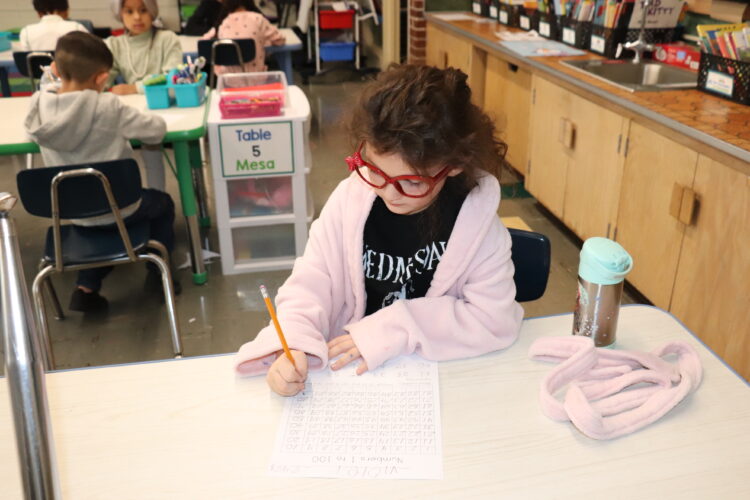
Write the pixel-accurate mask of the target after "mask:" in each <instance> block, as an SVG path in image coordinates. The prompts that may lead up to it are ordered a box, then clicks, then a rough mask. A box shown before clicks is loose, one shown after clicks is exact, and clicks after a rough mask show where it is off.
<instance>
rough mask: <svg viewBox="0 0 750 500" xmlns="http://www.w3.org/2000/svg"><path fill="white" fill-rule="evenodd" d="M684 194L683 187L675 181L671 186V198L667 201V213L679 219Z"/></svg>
mask: <svg viewBox="0 0 750 500" xmlns="http://www.w3.org/2000/svg"><path fill="white" fill-rule="evenodd" d="M684 194H685V188H684V187H683V186H680V185H679V184H677V183H676V182H675V183H674V186H672V199H671V200H670V201H669V215H671V216H672V217H674V218H675V219H677V220H680V210H681V209H682V197H683V196H684Z"/></svg>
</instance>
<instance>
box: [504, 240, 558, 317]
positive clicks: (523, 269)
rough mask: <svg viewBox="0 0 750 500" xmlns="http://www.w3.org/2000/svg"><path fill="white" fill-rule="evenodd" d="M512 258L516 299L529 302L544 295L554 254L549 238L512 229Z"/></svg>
mask: <svg viewBox="0 0 750 500" xmlns="http://www.w3.org/2000/svg"><path fill="white" fill-rule="evenodd" d="M508 231H509V232H510V238H511V241H512V245H513V246H512V248H511V259H512V260H513V265H514V266H515V268H516V273H515V274H514V275H513V281H514V282H515V284H516V300H517V301H518V302H528V301H530V300H536V299H538V298H540V297H541V296H542V295H544V291H545V290H546V289H547V279H548V278H549V268H550V257H551V254H552V251H551V247H550V243H549V238H547V237H546V236H544V235H543V234H540V233H535V232H532V231H524V230H522V229H511V228H508Z"/></svg>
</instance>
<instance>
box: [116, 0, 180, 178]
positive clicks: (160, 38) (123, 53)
mask: <svg viewBox="0 0 750 500" xmlns="http://www.w3.org/2000/svg"><path fill="white" fill-rule="evenodd" d="M111 1H112V12H113V13H114V15H115V18H117V20H118V21H122V23H123V24H124V25H125V34H124V35H122V36H113V37H109V38H107V40H106V42H107V46H108V47H109V50H111V51H112V56H113V57H114V64H113V65H112V70H111V71H110V79H109V84H110V85H111V84H112V83H113V82H114V80H115V78H116V77H117V76H121V77H122V78H123V79H124V80H125V83H122V84H119V85H114V86H113V87H112V92H113V93H115V94H118V95H125V94H135V93H139V94H143V92H144V90H143V79H144V78H145V77H147V76H148V75H151V74H155V73H166V72H167V71H169V70H171V69H173V68H175V67H177V66H179V65H180V64H182V48H181V47H180V40H179V38H178V37H177V35H176V34H175V33H174V32H172V31H168V30H162V29H158V28H156V27H155V26H154V19H156V18H157V17H158V15H159V6H158V4H157V3H156V0H111ZM141 154H142V155H143V161H144V163H145V169H146V182H147V183H148V187H150V188H153V189H158V190H160V191H165V190H166V180H165V178H164V175H165V171H164V161H163V160H162V152H161V147H156V148H148V147H144V148H143V149H142V150H141Z"/></svg>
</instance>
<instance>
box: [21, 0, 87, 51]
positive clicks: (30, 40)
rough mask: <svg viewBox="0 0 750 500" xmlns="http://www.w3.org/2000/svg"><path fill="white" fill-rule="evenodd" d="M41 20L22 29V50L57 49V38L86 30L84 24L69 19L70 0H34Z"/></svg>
mask: <svg viewBox="0 0 750 500" xmlns="http://www.w3.org/2000/svg"><path fill="white" fill-rule="evenodd" d="M33 5H34V10H36V13H37V14H38V15H39V18H40V20H39V22H38V23H35V24H29V25H28V26H26V27H25V28H23V29H22V30H21V34H20V35H19V42H20V44H21V50H23V51H31V50H55V44H56V43H57V39H58V38H60V37H61V36H63V35H65V34H66V33H70V32H71V31H86V28H84V27H83V25H82V24H80V23H77V22H75V21H68V20H67V19H68V0H34V1H33Z"/></svg>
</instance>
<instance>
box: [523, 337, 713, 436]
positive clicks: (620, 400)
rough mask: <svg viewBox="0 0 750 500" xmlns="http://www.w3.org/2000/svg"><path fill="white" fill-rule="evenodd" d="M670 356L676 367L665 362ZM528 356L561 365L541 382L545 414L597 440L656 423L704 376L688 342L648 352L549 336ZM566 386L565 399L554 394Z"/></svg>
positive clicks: (535, 343)
mask: <svg viewBox="0 0 750 500" xmlns="http://www.w3.org/2000/svg"><path fill="white" fill-rule="evenodd" d="M670 354H673V355H676V356H677V362H676V363H670V362H668V361H666V360H665V359H663V358H664V357H665V356H668V355H670ZM529 357H530V358H532V359H536V360H540V361H551V362H555V363H560V364H559V365H558V366H556V367H555V368H553V369H552V371H551V372H550V373H549V374H547V376H546V377H544V380H543V381H542V387H541V391H540V394H539V396H540V402H541V405H542V412H543V413H544V414H545V415H547V416H548V417H549V418H551V419H553V420H559V421H567V420H570V421H571V422H573V424H574V425H575V426H576V427H577V428H578V429H579V430H580V431H581V432H582V433H583V434H585V435H586V436H588V437H590V438H593V439H612V438H616V437H620V436H623V435H625V434H630V433H631V432H634V431H636V430H638V429H640V428H642V427H645V426H646V425H648V424H650V423H652V422H655V421H656V420H658V419H660V418H661V417H662V416H664V415H665V414H666V413H667V412H668V411H669V410H671V409H672V408H674V407H675V405H677V403H679V402H680V401H682V399H683V398H684V397H685V396H687V395H688V394H690V393H691V392H693V391H694V390H695V389H697V388H698V385H700V382H701V378H702V375H703V370H702V368H701V362H700V359H699V358H698V353H697V352H696V351H695V349H693V348H692V347H691V346H690V345H688V344H686V343H684V342H669V343H667V344H664V345H663V346H662V347H660V348H658V349H656V350H654V351H653V352H651V353H646V352H638V351H617V350H612V349H606V348H597V347H594V342H593V341H592V340H591V338H589V337H583V336H568V337H546V338H541V339H538V340H537V341H535V342H534V343H533V344H532V345H531V348H530V349H529ZM568 384H569V385H568ZM565 385H568V390H567V392H566V393H565V396H564V399H563V401H560V400H558V399H557V398H555V393H557V392H558V391H559V390H560V389H562V388H563V387H564V386H565Z"/></svg>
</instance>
